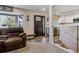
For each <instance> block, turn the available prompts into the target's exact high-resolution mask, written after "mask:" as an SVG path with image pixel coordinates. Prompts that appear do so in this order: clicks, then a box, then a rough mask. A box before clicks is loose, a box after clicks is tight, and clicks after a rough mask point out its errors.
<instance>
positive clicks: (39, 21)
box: [34, 15, 45, 36]
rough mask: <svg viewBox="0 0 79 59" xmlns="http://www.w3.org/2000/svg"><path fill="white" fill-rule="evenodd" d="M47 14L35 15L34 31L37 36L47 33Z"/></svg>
mask: <svg viewBox="0 0 79 59" xmlns="http://www.w3.org/2000/svg"><path fill="white" fill-rule="evenodd" d="M44 20H45V16H40V15H35V16H34V32H35V35H36V36H42V35H44V34H45V31H44V28H45V21H44Z"/></svg>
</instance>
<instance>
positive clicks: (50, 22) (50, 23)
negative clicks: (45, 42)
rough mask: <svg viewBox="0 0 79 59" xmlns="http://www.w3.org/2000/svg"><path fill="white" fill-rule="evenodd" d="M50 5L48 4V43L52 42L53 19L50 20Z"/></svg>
mask: <svg viewBox="0 0 79 59" xmlns="http://www.w3.org/2000/svg"><path fill="white" fill-rule="evenodd" d="M52 16H53V15H52V6H51V5H50V6H49V43H51V44H54V39H53V20H52Z"/></svg>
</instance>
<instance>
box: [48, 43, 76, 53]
mask: <svg viewBox="0 0 79 59" xmlns="http://www.w3.org/2000/svg"><path fill="white" fill-rule="evenodd" d="M49 44H51V45H54V46H56V47H58V48H60V49H63V50H64V51H66V52H68V53H75V51H73V50H71V49H66V48H63V47H61V46H59V45H58V44H52V43H50V42H49Z"/></svg>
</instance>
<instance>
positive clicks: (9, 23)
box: [0, 15, 23, 28]
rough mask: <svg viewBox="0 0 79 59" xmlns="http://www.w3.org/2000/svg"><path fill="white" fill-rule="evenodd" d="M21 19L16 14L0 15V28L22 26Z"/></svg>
mask: <svg viewBox="0 0 79 59" xmlns="http://www.w3.org/2000/svg"><path fill="white" fill-rule="evenodd" d="M22 25H23V19H22V18H21V16H16V15H0V28H4V27H16V26H22Z"/></svg>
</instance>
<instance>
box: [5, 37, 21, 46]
mask: <svg viewBox="0 0 79 59" xmlns="http://www.w3.org/2000/svg"><path fill="white" fill-rule="evenodd" d="M20 42H22V38H19V37H14V38H9V39H7V40H5V45H14V44H18V43H20Z"/></svg>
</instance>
